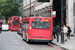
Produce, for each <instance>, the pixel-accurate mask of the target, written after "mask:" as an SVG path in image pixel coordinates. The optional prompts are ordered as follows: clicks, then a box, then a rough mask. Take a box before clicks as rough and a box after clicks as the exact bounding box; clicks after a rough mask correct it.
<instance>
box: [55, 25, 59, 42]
mask: <svg viewBox="0 0 75 50" xmlns="http://www.w3.org/2000/svg"><path fill="white" fill-rule="evenodd" d="M55 30H56V35H57V42H59V27H58V25H57V26H56V29H55Z"/></svg>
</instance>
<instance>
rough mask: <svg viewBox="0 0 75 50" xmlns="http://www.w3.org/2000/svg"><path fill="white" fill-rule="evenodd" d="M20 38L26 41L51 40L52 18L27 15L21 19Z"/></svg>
mask: <svg viewBox="0 0 75 50" xmlns="http://www.w3.org/2000/svg"><path fill="white" fill-rule="evenodd" d="M22 38H23V40H25V41H26V42H30V41H36V42H51V41H52V40H53V18H49V17H29V18H24V19H22Z"/></svg>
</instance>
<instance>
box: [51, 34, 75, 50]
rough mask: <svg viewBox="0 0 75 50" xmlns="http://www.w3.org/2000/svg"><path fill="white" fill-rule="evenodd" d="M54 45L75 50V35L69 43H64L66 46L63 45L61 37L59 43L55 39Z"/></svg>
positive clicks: (68, 40)
mask: <svg viewBox="0 0 75 50" xmlns="http://www.w3.org/2000/svg"><path fill="white" fill-rule="evenodd" d="M52 43H54V44H56V45H58V46H60V47H63V48H66V49H68V50H75V35H74V36H70V39H67V41H65V42H64V44H61V36H59V42H57V38H55V39H53V41H52Z"/></svg>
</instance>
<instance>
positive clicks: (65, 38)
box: [63, 25, 68, 41]
mask: <svg viewBox="0 0 75 50" xmlns="http://www.w3.org/2000/svg"><path fill="white" fill-rule="evenodd" d="M63 32H64V41H67V33H68V28H67V27H66V26H65V25H64V27H63Z"/></svg>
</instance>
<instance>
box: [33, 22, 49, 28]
mask: <svg viewBox="0 0 75 50" xmlns="http://www.w3.org/2000/svg"><path fill="white" fill-rule="evenodd" d="M32 28H50V22H42V21H40V22H37V21H32Z"/></svg>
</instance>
